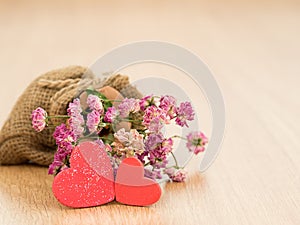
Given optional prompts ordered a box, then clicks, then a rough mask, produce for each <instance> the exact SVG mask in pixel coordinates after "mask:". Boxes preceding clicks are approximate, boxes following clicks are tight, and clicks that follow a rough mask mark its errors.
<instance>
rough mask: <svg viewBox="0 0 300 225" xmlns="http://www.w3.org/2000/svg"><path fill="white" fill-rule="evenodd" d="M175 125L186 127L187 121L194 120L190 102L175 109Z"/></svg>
mask: <svg viewBox="0 0 300 225" xmlns="http://www.w3.org/2000/svg"><path fill="white" fill-rule="evenodd" d="M176 114H177V115H176V120H175V121H176V123H177V124H178V125H179V126H182V127H183V126H187V127H189V126H188V124H187V121H188V120H189V121H192V120H194V116H195V113H194V110H193V107H192V105H191V103H190V102H183V103H181V104H180V106H179V107H177V108H176Z"/></svg>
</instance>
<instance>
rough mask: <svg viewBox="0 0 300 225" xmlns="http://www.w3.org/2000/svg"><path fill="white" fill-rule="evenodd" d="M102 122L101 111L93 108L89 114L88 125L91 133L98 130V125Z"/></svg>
mask: <svg viewBox="0 0 300 225" xmlns="http://www.w3.org/2000/svg"><path fill="white" fill-rule="evenodd" d="M99 123H100V113H99V111H96V110H93V111H92V112H90V113H89V114H88V115H87V122H86V125H87V127H88V129H89V131H90V132H91V133H94V132H96V131H99V130H98V125H99Z"/></svg>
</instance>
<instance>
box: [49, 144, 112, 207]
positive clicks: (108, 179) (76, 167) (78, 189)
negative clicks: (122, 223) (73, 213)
mask: <svg viewBox="0 0 300 225" xmlns="http://www.w3.org/2000/svg"><path fill="white" fill-rule="evenodd" d="M52 191H53V193H54V196H55V197H56V198H57V200H58V201H59V202H60V203H62V204H63V205H65V206H69V207H72V208H84V207H92V206H98V205H103V204H105V203H108V202H111V201H113V200H114V198H115V189H114V176H113V170H112V166H111V162H110V159H109V157H108V156H107V153H106V152H105V150H104V149H102V148H101V147H100V146H99V145H98V144H97V143H94V142H83V143H81V144H79V145H78V146H77V147H75V149H74V150H73V152H72V154H71V157H70V168H69V169H66V170H64V171H62V172H60V173H59V174H58V175H57V176H55V178H54V181H53V185H52Z"/></svg>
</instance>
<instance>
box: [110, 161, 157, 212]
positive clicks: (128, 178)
mask: <svg viewBox="0 0 300 225" xmlns="http://www.w3.org/2000/svg"><path fill="white" fill-rule="evenodd" d="M115 191H116V200H117V201H118V202H120V203H123V204H126V205H136V206H148V205H152V204H154V203H155V202H157V201H158V200H159V198H160V196H161V188H160V186H159V184H158V183H156V182H155V181H153V180H151V179H149V178H145V177H144V166H143V164H142V163H141V162H140V161H139V160H138V159H136V158H126V159H124V160H123V161H122V162H121V164H120V166H119V169H118V172H117V177H116V181H115Z"/></svg>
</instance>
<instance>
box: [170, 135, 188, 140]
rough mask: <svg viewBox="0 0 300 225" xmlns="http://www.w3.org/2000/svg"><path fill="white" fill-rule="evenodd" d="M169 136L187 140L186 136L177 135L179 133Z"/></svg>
mask: <svg viewBox="0 0 300 225" xmlns="http://www.w3.org/2000/svg"><path fill="white" fill-rule="evenodd" d="M171 138H180V139H182V140H185V141H187V138H184V137H181V136H179V135H174V136H172V137H171Z"/></svg>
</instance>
